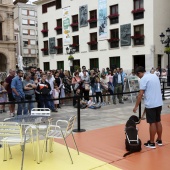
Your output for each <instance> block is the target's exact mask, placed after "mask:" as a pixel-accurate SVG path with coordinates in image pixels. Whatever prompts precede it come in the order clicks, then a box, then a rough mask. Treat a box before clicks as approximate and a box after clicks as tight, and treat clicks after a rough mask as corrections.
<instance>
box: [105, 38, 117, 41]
mask: <svg viewBox="0 0 170 170" xmlns="http://www.w3.org/2000/svg"><path fill="white" fill-rule="evenodd" d="M107 41H108V42H115V41H119V38H110V39H108V40H107Z"/></svg>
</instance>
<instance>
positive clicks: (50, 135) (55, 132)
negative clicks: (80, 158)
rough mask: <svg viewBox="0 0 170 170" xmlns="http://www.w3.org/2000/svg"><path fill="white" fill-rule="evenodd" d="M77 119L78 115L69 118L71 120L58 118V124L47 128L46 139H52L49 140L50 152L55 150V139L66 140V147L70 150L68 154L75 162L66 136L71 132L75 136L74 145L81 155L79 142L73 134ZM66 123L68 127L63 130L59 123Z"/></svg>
mask: <svg viewBox="0 0 170 170" xmlns="http://www.w3.org/2000/svg"><path fill="white" fill-rule="evenodd" d="M75 120H76V116H73V117H71V118H70V119H69V121H66V120H58V121H57V122H56V125H49V127H48V129H47V134H46V140H48V139H50V142H49V150H50V152H52V151H53V147H52V145H53V141H54V139H63V140H64V143H65V145H66V148H67V151H68V154H69V156H70V159H71V162H72V164H73V160H72V157H71V154H70V151H69V148H68V145H67V142H66V138H67V137H68V136H69V135H70V134H71V135H72V138H73V141H74V145H75V147H76V150H77V153H78V155H79V151H78V148H77V144H76V141H75V139H74V135H73V131H72V130H73V126H74V123H75ZM59 122H60V123H61V124H62V123H64V124H66V125H67V127H66V130H65V131H63V130H62V129H61V127H60V126H58V123H59ZM46 140H45V141H44V146H43V152H42V159H43V154H44V149H45V142H46Z"/></svg>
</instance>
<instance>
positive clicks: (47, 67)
mask: <svg viewBox="0 0 170 170" xmlns="http://www.w3.org/2000/svg"><path fill="white" fill-rule="evenodd" d="M48 70H50V63H49V62H44V71H48Z"/></svg>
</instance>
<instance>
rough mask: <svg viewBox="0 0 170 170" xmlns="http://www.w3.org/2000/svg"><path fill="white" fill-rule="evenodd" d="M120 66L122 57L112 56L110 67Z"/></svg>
mask: <svg viewBox="0 0 170 170" xmlns="http://www.w3.org/2000/svg"><path fill="white" fill-rule="evenodd" d="M118 67H119V68H120V57H110V68H111V69H115V68H118Z"/></svg>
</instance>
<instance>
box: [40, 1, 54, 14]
mask: <svg viewBox="0 0 170 170" xmlns="http://www.w3.org/2000/svg"><path fill="white" fill-rule="evenodd" d="M55 5H56V1H52V2H49V3H47V4H44V5H42V13H47V9H48V8H49V7H52V6H55Z"/></svg>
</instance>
